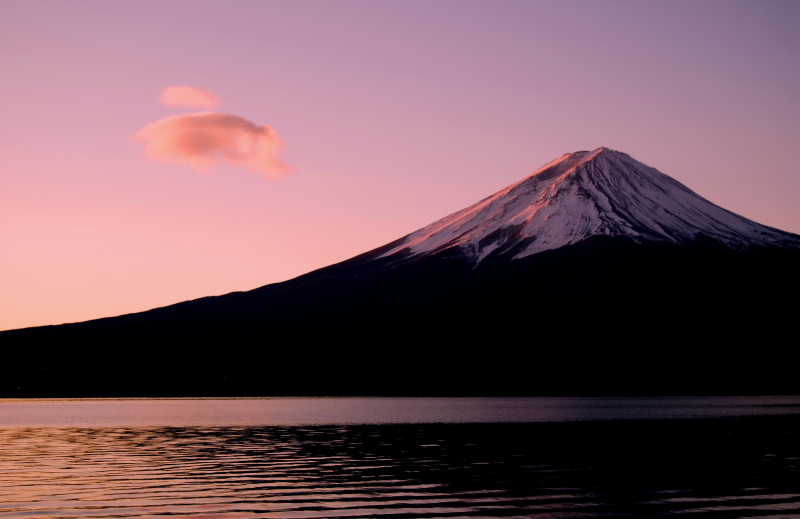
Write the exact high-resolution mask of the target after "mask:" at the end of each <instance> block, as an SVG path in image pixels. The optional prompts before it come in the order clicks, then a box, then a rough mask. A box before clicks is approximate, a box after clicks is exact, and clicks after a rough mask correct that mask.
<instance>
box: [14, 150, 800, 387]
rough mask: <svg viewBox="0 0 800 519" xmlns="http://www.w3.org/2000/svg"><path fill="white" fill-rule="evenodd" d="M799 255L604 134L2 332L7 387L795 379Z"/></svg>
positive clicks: (742, 383)
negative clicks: (380, 236)
mask: <svg viewBox="0 0 800 519" xmlns="http://www.w3.org/2000/svg"><path fill="white" fill-rule="evenodd" d="M799 260H800V236H798V235H794V234H791V233H786V232H783V231H779V230H777V229H774V228H770V227H766V226H763V225H760V224H757V223H755V222H752V221H750V220H747V219H746V218H743V217H741V216H738V215H735V214H733V213H731V212H729V211H727V210H725V209H722V208H720V207H717V206H715V205H714V204H712V203H710V202H708V201H707V200H705V199H703V198H701V197H700V196H698V195H696V194H695V193H693V192H692V191H690V190H689V189H688V188H686V187H685V186H683V185H682V184H680V183H678V182H676V181H675V180H673V179H671V178H670V177H668V176H666V175H664V174H662V173H660V172H658V171H657V170H655V169H653V168H650V167H648V166H646V165H644V164H641V163H640V162H638V161H636V160H634V159H632V158H631V157H629V156H628V155H626V154H624V153H620V152H616V151H613V150H608V149H605V148H600V149H598V150H594V151H592V152H577V153H572V154H566V155H564V156H562V157H560V158H559V159H556V160H555V161H553V162H551V163H549V164H547V165H545V166H544V167H542V168H541V169H539V170H538V171H536V172H535V173H533V174H532V175H530V176H529V177H527V178H525V179H523V180H522V181H520V182H518V183H516V184H514V185H512V186H509V187H508V188H506V189H503V190H501V191H500V192H498V193H496V194H494V195H492V196H490V197H488V198H486V199H484V200H482V201H480V202H478V203H477V204H475V205H473V206H470V207H468V208H466V209H464V210H462V211H459V212H457V213H454V214H452V215H450V216H447V217H445V218H443V219H442V220H439V221H437V222H435V223H433V224H431V225H429V226H427V227H425V228H424V229H420V230H419V231H417V232H415V233H412V234H410V235H408V236H406V237H404V238H401V239H399V240H397V241H395V242H392V243H389V244H387V245H385V246H383V247H380V248H378V249H375V250H373V251H370V252H367V253H365V254H362V255H360V256H357V257H355V258H352V259H350V260H347V261H344V262H342V263H338V264H336V265H331V266H329V267H325V268H323V269H319V270H316V271H314V272H310V273H308V274H305V275H303V276H300V277H298V278H295V279H292V280H289V281H285V282H282V283H275V284H271V285H267V286H264V287H261V288H258V289H255V290H252V291H249V292H237V293H231V294H227V295H224V296H218V297H207V298H202V299H198V300H194V301H187V302H184V303H179V304H176V305H172V306H168V307H164V308H157V309H154V310H150V311H147V312H141V313H136V314H129V315H123V316H119V317H112V318H106V319H98V320H94V321H87V322H83V323H73V324H64V325H59V326H46V327H37V328H27V329H23V330H12V331H7V332H2V333H0V344H2V345H3V351H4V353H5V356H6V362H5V363H4V365H5V369H4V376H3V377H2V381H0V393H1V394H2V395H3V396H211V395H345V394H352V395H381V394H400V395H432V394H445V395H497V394H503V395H545V394H548V395H553V394H559V395H573V394H574V395H593V394H604V395H607V394H625V395H646V394H687V395H688V394H757V393H760V394H768V393H797V392H798V391H799V390H800V383H799V382H798V380H797V377H796V376H795V374H794V369H793V367H792V365H791V363H790V362H789V360H788V357H787V354H788V352H789V349H790V346H791V345H793V344H794V342H796V341H795V337H796V334H797V325H796V324H795V319H796V314H797V304H796V303H795V299H794V298H795V297H796V295H797V293H798V291H797V290H798V288H800V275H798V272H797V270H798V269H797V266H798V265H800V262H799Z"/></svg>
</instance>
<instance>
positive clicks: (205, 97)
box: [161, 86, 221, 108]
mask: <svg viewBox="0 0 800 519" xmlns="http://www.w3.org/2000/svg"><path fill="white" fill-rule="evenodd" d="M161 103H162V104H163V105H165V106H190V107H192V108H216V107H218V106H219V105H220V103H221V101H220V99H219V97H217V96H216V95H215V94H214V92H212V91H211V90H208V89H207V88H198V87H190V86H175V87H169V88H165V89H164V91H163V92H161Z"/></svg>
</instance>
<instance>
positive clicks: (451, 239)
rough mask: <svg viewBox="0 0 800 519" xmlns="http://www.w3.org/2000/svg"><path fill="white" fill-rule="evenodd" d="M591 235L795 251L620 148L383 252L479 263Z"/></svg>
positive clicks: (599, 152)
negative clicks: (452, 251) (447, 254)
mask: <svg viewBox="0 0 800 519" xmlns="http://www.w3.org/2000/svg"><path fill="white" fill-rule="evenodd" d="M592 236H623V237H626V238H629V239H631V240H633V241H635V242H639V243H641V242H652V241H663V242H671V243H675V244H683V243H691V242H695V241H704V242H708V241H709V240H710V241H715V242H718V243H720V244H722V245H725V246H727V247H730V248H733V249H747V248H750V247H759V246H776V245H777V246H790V247H794V248H800V237H798V236H797V235H794V234H791V233H786V232H783V231H779V230H777V229H773V228H771V227H767V226H764V225H761V224H758V223H756V222H753V221H751V220H748V219H747V218H744V217H742V216H739V215H737V214H734V213H732V212H730V211H727V210H725V209H723V208H721V207H718V206H716V205H714V204H712V203H711V202H709V201H708V200H706V199H704V198H702V197H701V196H699V195H697V194H696V193H694V192H693V191H691V190H690V189H689V188H687V187H686V186H684V185H683V184H681V183H680V182H678V181H676V180H674V179H672V178H671V177H669V176H667V175H665V174H663V173H661V172H660V171H658V170H656V169H655V168H651V167H650V166H647V165H645V164H643V163H641V162H639V161H637V160H635V159H633V158H632V157H631V156H630V155H628V154H626V153H622V152H619V151H615V150H611V149H609V148H605V147H600V148H597V149H595V150H592V151H576V152H573V153H565V154H564V155H562V156H560V157H558V158H557V159H555V160H553V161H551V162H549V163H547V164H545V165H544V166H542V167H541V168H539V169H538V170H536V171H534V172H533V173H532V174H531V175H529V176H527V177H526V178H524V179H522V180H520V181H519V182H517V183H515V184H512V185H510V186H508V187H506V188H505V189H502V190H500V191H498V192H497V193H495V194H494V195H492V196H490V197H487V198H485V199H483V200H481V201H480V202H478V203H476V204H473V205H471V206H469V207H467V208H466V209H463V210H461V211H458V212H456V213H453V214H451V215H449V216H446V217H445V218H442V219H441V220H438V221H436V222H434V223H432V224H430V225H428V226H427V227H424V228H422V229H420V230H418V231H416V232H414V233H411V234H409V235H408V236H406V237H405V238H402V239H401V240H400V241H399V243H398V244H395V246H394V247H392V248H390V249H389V250H388V251H386V252H385V253H384V254H383V255H382V256H383V257H387V256H390V255H393V254H396V253H403V254H404V255H408V254H410V255H419V254H431V253H436V252H439V251H442V250H445V249H449V248H453V247H457V248H459V249H460V250H461V251H462V252H463V253H464V254H466V255H468V256H470V257H471V258H472V260H473V261H474V262H475V263H476V264H477V263H479V262H481V261H482V260H483V259H485V258H486V257H488V256H489V255H497V254H505V255H508V257H510V258H512V259H516V258H522V257H525V256H529V255H531V254H536V253H538V252H541V251H545V250H551V249H557V248H560V247H563V246H566V245H572V244H575V243H578V242H580V241H583V240H585V239H588V238H590V237H592Z"/></svg>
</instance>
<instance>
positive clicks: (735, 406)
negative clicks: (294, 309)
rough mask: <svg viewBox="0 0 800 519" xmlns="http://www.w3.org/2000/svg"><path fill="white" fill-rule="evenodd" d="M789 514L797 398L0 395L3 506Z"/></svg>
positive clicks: (104, 514)
mask: <svg viewBox="0 0 800 519" xmlns="http://www.w3.org/2000/svg"><path fill="white" fill-rule="evenodd" d="M667 514H669V515H671V514H685V515H690V516H692V517H703V518H734V517H772V518H779V517H780V518H786V517H796V516H798V514H800V397H718V398H711V397H706V398H695V397H686V398H263V399H262V398H259V399H163V400H159V399H147V400H146V399H142V400H135V399H134V400H114V399H105V400H0V519H1V518H39V517H49V518H56V517H58V518H61V517H92V518H97V519H102V518H112V517H113V518H121V517H131V518H132V517H137V518H139V517H148V518H155V517H175V516H180V517H187V518H192V519H199V518H249V517H271V518H294V519H302V518H325V517H339V518H341V517H392V518H423V517H424V518H437V517H447V518H457V517H470V518H479V517H537V518H568V517H634V516H638V517H647V516H654V515H667Z"/></svg>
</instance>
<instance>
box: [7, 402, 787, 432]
mask: <svg viewBox="0 0 800 519" xmlns="http://www.w3.org/2000/svg"><path fill="white" fill-rule="evenodd" d="M786 414H800V397H797V396H777V397H776V396H765V397H669V398H666V397H660V398H628V397H625V398H622V397H621V398H577V397H569V398H568V397H560V398H238V399H131V400H121V399H105V400H0V426H5V427H103V426H159V425H169V426H231V425H311V424H381V423H503V422H572V421H594V420H642V419H688V418H720V417H727V416H756V415H786Z"/></svg>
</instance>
